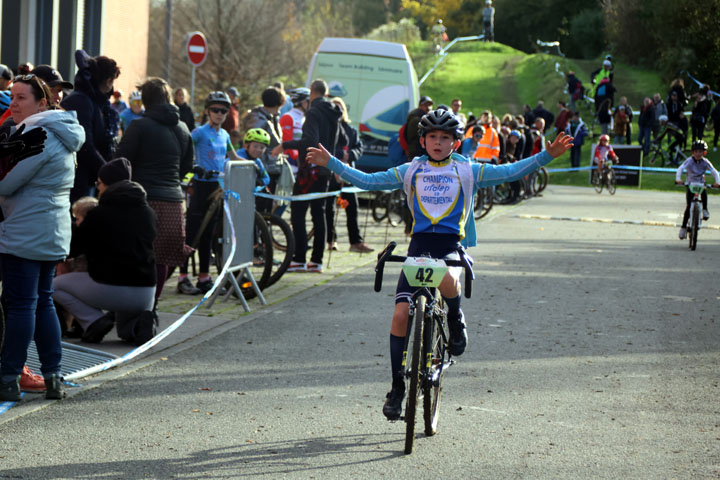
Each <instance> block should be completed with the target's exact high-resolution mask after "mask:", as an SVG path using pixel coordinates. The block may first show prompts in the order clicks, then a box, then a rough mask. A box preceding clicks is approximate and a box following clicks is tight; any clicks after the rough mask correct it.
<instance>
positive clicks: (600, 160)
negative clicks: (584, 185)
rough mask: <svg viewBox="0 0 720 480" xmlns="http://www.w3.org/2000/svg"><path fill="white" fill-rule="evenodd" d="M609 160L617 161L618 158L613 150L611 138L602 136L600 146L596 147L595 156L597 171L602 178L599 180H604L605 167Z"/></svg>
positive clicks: (605, 135)
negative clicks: (603, 171)
mask: <svg viewBox="0 0 720 480" xmlns="http://www.w3.org/2000/svg"><path fill="white" fill-rule="evenodd" d="M608 158H609V159H610V160H614V161H617V158H618V157H617V155H616V154H615V150H613V147H612V145H610V137H609V136H608V135H607V134H604V135H600V140H599V141H598V146H597V147H595V156H594V157H593V161H594V162H596V163H597V171H598V175H599V176H600V177H599V178H602V170H603V166H604V165H605V162H606V161H607V159H608Z"/></svg>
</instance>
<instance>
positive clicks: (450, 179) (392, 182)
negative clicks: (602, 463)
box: [306, 110, 572, 420]
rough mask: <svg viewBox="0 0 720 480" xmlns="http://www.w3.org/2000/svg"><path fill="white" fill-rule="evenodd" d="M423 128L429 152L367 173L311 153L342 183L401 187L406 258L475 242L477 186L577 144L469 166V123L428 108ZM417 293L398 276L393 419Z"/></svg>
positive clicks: (460, 341) (519, 172) (458, 338)
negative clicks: (463, 151) (408, 226)
mask: <svg viewBox="0 0 720 480" xmlns="http://www.w3.org/2000/svg"><path fill="white" fill-rule="evenodd" d="M419 128H420V134H421V137H420V143H421V145H422V146H423V148H425V150H426V151H427V152H428V154H427V155H423V156H420V157H416V158H415V159H413V160H412V162H409V163H405V164H403V165H400V166H398V167H395V168H391V169H389V170H387V171H384V172H377V173H373V174H368V173H364V172H361V171H359V170H357V169H354V168H352V167H350V166H349V165H346V164H344V163H342V162H341V161H340V160H338V159H337V158H335V157H333V156H332V155H331V154H330V152H328V151H327V149H325V147H324V146H322V145H318V148H309V149H308V152H307V157H306V158H307V160H308V161H309V162H311V163H314V164H316V165H320V166H325V167H327V168H329V169H330V170H331V171H332V172H334V173H336V174H338V175H339V176H340V177H341V178H342V179H343V180H346V181H348V182H350V183H352V184H353V185H355V186H357V187H360V188H363V189H365V190H394V189H398V188H403V190H404V191H405V193H406V194H407V197H408V206H409V208H410V211H411V213H412V216H413V222H412V239H411V241H410V246H409V247H408V256H420V255H423V254H429V255H430V256H432V257H434V258H444V257H446V256H449V255H451V254H452V253H454V252H456V249H457V246H458V243H460V242H461V240H462V241H463V243H464V244H465V245H468V246H472V245H474V244H475V243H474V241H475V222H474V221H469V222H468V221H467V220H468V219H472V211H473V208H472V207H473V196H474V195H475V193H476V192H477V190H478V188H481V187H488V186H492V185H498V184H501V183H504V182H509V181H513V180H518V179H520V178H522V177H524V176H525V175H528V174H529V173H531V172H532V171H533V170H536V169H538V168H540V167H541V166H543V165H546V164H548V163H550V162H551V161H552V159H553V158H554V157H557V156H559V155H561V154H562V153H564V152H565V151H567V150H568V149H569V148H570V147H571V146H572V137H570V136H568V135H565V134H564V133H560V135H558V137H557V138H556V139H555V141H554V142H553V143H552V144H550V143H548V145H547V149H546V150H545V151H544V152H541V153H539V154H537V155H534V156H532V157H530V158H527V159H525V160H522V161H519V162H516V163H510V164H504V165H493V164H489V163H470V162H469V161H468V160H467V159H466V158H465V157H463V156H462V155H460V154H458V153H454V150H455V149H456V148H458V146H459V145H460V140H461V139H462V138H463V130H464V127H463V124H462V123H461V122H460V121H458V119H457V117H455V116H454V115H453V114H452V112H449V111H447V110H434V111H431V112H429V113H427V114H426V115H424V116H423V117H422V118H421V120H420V123H419ZM468 212H469V213H468ZM453 270H458V269H451V272H449V273H448V274H446V276H445V278H444V279H443V282H442V284H441V285H440V287H439V290H440V293H441V294H442V296H443V298H444V299H445V303H446V304H447V306H448V315H447V318H448V327H449V329H450V340H449V351H450V353H451V354H452V355H455V356H457V355H461V354H462V353H463V352H464V351H465V347H466V345H467V333H466V331H465V320H464V315H463V312H462V310H461V308H460V292H461V289H460V288H461V285H460V280H459V272H456V271H453ZM412 292H413V290H412V289H411V287H410V286H409V285H408V283H407V280H406V279H405V277H404V276H403V275H401V276H400V279H399V281H398V286H397V290H396V294H395V311H394V313H393V318H392V325H391V328H390V363H391V369H392V377H393V383H392V390H391V391H390V393H388V395H387V400H386V401H385V405H384V406H383V413H384V414H385V416H386V417H387V418H388V419H389V420H397V419H398V418H399V417H400V414H401V412H402V400H403V397H404V396H405V382H404V377H403V374H402V372H403V368H402V350H403V345H404V337H405V334H406V331H407V322H408V313H409V303H408V302H409V299H410V297H411V296H412Z"/></svg>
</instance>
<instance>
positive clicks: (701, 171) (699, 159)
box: [675, 140, 720, 240]
mask: <svg viewBox="0 0 720 480" xmlns="http://www.w3.org/2000/svg"><path fill="white" fill-rule="evenodd" d="M707 148H708V146H707V143H705V140H695V141H694V142H693V144H692V156H690V157H689V158H688V159H687V160H685V161H684V162H683V164H682V165H680V166H679V167H678V169H677V172H676V173H675V183H677V184H678V185H683V181H682V172H683V170H685V171H686V172H687V178H686V180H685V185H686V187H685V202H686V204H687V205H686V206H685V213H683V221H682V227H681V228H680V235H679V236H680V240H685V235H686V234H687V224H688V219H689V218H690V204H691V203H692V201H693V197H694V196H695V195H694V194H693V193H692V192H691V191H690V188H689V187H688V186H687V185H689V184H691V183H705V172H706V171H710V174H711V175H712V176H713V178H714V179H715V183H714V184H713V187H714V188H718V187H720V175H718V171H717V170H715V167H713V164H712V163H710V160H708V159H707V158H705V155H707ZM700 200H701V201H702V207H703V220H707V219H709V218H710V212H709V211H708V208H707V202H708V199H707V190H703V192H702V194H701V195H700Z"/></svg>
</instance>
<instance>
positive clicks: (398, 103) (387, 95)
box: [307, 38, 419, 171]
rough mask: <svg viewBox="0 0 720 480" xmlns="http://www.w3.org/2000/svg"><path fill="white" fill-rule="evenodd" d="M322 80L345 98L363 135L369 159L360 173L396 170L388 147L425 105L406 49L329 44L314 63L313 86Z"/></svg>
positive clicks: (357, 42)
mask: <svg viewBox="0 0 720 480" xmlns="http://www.w3.org/2000/svg"><path fill="white" fill-rule="evenodd" d="M318 78H321V79H323V80H325V81H326V82H327V84H328V86H329V87H330V96H332V97H342V99H343V100H344V101H345V103H346V104H347V106H348V114H349V115H350V120H351V121H352V123H351V125H353V126H354V127H355V128H356V129H357V130H358V131H359V132H360V135H361V138H362V142H363V146H364V153H363V155H362V157H361V158H360V160H359V161H358V162H357V167H358V168H360V169H361V170H365V171H376V170H385V169H387V168H389V167H391V166H392V165H391V163H390V160H389V159H388V157H387V147H388V141H389V140H390V137H391V136H393V135H394V134H396V133H397V132H398V130H400V127H402V125H403V124H404V123H405V120H406V118H407V115H408V113H409V112H410V110H412V109H414V108H415V107H417V104H418V101H419V89H418V79H417V74H416V73H415V68H414V67H413V64H412V60H411V59H410V55H409V54H408V51H407V48H405V45H403V44H401V43H391V42H379V41H376V40H362V39H355V38H326V39H324V40H323V41H322V43H321V44H320V47H318V49H317V52H315V55H314V56H313V59H312V62H310V68H309V70H308V76H307V86H308V87H309V86H310V84H311V83H312V82H313V80H316V79H318Z"/></svg>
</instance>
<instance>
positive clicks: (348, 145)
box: [325, 97, 374, 253]
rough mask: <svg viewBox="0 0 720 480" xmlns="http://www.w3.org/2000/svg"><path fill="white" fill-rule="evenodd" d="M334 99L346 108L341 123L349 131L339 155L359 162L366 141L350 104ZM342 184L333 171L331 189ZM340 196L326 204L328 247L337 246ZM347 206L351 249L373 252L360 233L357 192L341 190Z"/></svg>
mask: <svg viewBox="0 0 720 480" xmlns="http://www.w3.org/2000/svg"><path fill="white" fill-rule="evenodd" d="M331 101H332V103H334V104H335V105H337V106H338V107H340V108H341V109H342V111H343V116H342V120H341V121H340V126H341V127H342V129H343V131H344V132H345V137H346V138H343V139H342V140H341V141H340V142H338V144H337V146H336V147H335V156H336V157H337V158H339V159H341V160H342V161H343V162H345V163H347V164H349V165H352V166H355V162H356V161H357V160H358V159H359V158H360V155H362V152H363V145H362V141H361V140H360V138H359V136H358V132H357V130H355V129H354V128H353V127H352V125H350V117H348V113H347V106H346V105H345V102H344V101H343V99H342V98H340V97H335V98H333V99H332V100H331ZM342 186H343V185H342V184H341V183H340V182H339V181H338V179H337V177H336V176H335V175H333V176H332V177H330V187H329V190H330V191H331V192H334V191H337V190H340V189H341V188H342ZM337 200H338V197H329V198H328V199H327V203H326V204H325V219H326V223H327V243H328V248H330V249H332V250H337V232H335V203H336V201H337ZM340 202H342V204H344V205H345V206H344V207H343V208H344V209H345V215H346V217H347V230H348V239H349V241H350V251H351V252H357V253H370V252H372V251H373V250H374V249H373V248H372V247H370V246H369V245H368V244H367V243H365V242H364V241H363V238H362V235H361V234H360V227H359V226H358V199H357V195H356V194H355V193H346V192H343V193H341V194H340V201H339V202H338V203H340Z"/></svg>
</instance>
